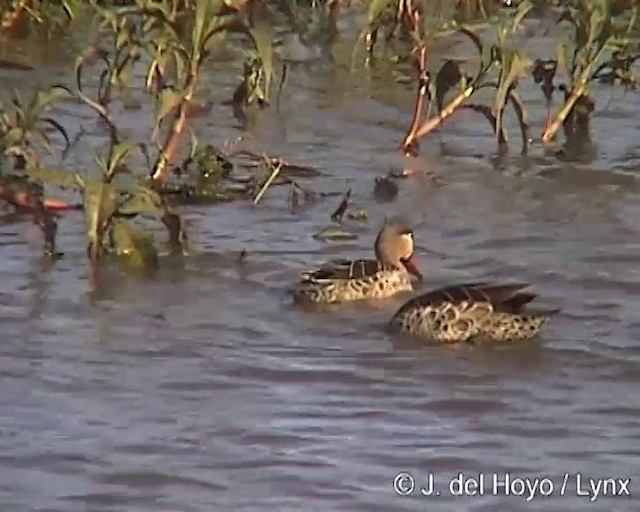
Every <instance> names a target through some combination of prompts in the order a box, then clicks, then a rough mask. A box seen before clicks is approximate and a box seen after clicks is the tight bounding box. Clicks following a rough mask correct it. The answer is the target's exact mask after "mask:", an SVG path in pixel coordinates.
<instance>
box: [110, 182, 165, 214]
mask: <svg viewBox="0 0 640 512" xmlns="http://www.w3.org/2000/svg"><path fill="white" fill-rule="evenodd" d="M121 192H122V193H123V194H125V195H126V198H125V199H124V201H123V202H122V203H121V204H120V205H119V206H118V209H117V211H118V214H119V215H132V216H135V215H144V214H148V215H153V216H156V217H161V216H162V214H164V211H165V207H164V203H163V201H162V198H161V197H160V195H159V194H158V193H157V192H156V191H155V190H153V189H151V188H149V187H147V186H145V185H130V186H128V187H125V188H124V189H122V191H121Z"/></svg>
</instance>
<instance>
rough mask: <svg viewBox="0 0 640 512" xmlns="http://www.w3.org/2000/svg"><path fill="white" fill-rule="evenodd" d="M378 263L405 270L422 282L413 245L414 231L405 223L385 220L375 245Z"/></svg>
mask: <svg viewBox="0 0 640 512" xmlns="http://www.w3.org/2000/svg"><path fill="white" fill-rule="evenodd" d="M375 252H376V258H377V259H378V261H380V262H382V263H385V264H387V265H392V266H394V267H396V268H403V269H405V270H406V271H407V272H409V273H410V274H411V275H413V276H415V277H417V278H418V279H419V280H420V281H422V274H421V273H420V271H419V270H418V264H417V259H416V257H415V250H414V245H413V230H412V229H411V228H410V227H409V225H408V224H407V223H405V222H403V221H397V220H385V223H384V225H383V226H382V229H380V233H378V237H377V238H376V243H375Z"/></svg>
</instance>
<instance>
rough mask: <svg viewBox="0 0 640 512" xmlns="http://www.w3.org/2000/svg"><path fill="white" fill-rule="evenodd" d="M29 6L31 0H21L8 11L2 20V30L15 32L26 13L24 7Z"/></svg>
mask: <svg viewBox="0 0 640 512" xmlns="http://www.w3.org/2000/svg"><path fill="white" fill-rule="evenodd" d="M28 7H31V0H22V1H21V2H20V3H19V4H18V6H17V7H16V8H15V10H14V11H13V12H10V13H8V14H7V15H6V16H5V17H4V19H3V20H2V30H3V31H6V32H9V33H12V32H16V31H17V30H18V29H19V27H20V25H21V24H22V23H23V22H24V20H25V17H26V15H27V11H26V9H27V8H28Z"/></svg>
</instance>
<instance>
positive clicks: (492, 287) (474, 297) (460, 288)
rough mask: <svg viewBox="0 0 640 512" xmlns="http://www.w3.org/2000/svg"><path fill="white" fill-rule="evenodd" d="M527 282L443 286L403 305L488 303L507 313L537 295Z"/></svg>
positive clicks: (410, 306) (516, 310) (516, 309)
mask: <svg viewBox="0 0 640 512" xmlns="http://www.w3.org/2000/svg"><path fill="white" fill-rule="evenodd" d="M530 287H531V285H530V284H528V283H509V284H487V283H482V282H474V283H461V284H455V285H452V286H444V287H442V288H437V289H435V290H431V291H429V292H427V293H424V294H422V295H420V296H418V297H415V298H413V299H411V300H409V302H408V303H407V304H405V306H403V309H404V308H405V307H406V308H416V307H418V308H420V307H428V306H437V305H440V304H443V303H450V304H460V303H462V302H469V303H479V302H483V303H489V304H491V306H493V309H494V311H504V312H508V313H517V312H519V311H520V310H521V309H522V308H523V306H524V305H525V304H528V303H529V302H531V301H532V300H533V299H535V298H536V297H537V295H536V294H534V293H531V292H530V291H528V289H529V288H530Z"/></svg>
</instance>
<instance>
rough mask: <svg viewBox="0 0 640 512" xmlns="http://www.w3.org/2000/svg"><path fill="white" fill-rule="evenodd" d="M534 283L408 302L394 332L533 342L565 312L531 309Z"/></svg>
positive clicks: (471, 287)
mask: <svg viewBox="0 0 640 512" xmlns="http://www.w3.org/2000/svg"><path fill="white" fill-rule="evenodd" d="M536 297H537V294H535V293H533V291H532V285H530V284H528V283H507V284H492V283H483V282H474V283H463V284H456V285H452V286H445V287H442V288H437V289H435V290H431V291H429V292H426V293H424V294H422V295H419V296H417V297H414V298H412V299H410V300H408V301H407V302H406V303H405V304H403V305H402V306H401V307H400V309H398V311H397V312H396V313H395V314H394V315H393V317H392V318H391V320H390V322H389V328H390V330H391V332H393V333H399V334H403V335H407V336H410V337H412V338H418V339H422V340H431V341H435V342H441V343H457V342H475V341H489V342H508V341H519V340H526V339H529V338H533V337H534V336H536V335H537V334H538V333H539V331H540V330H541V328H542V327H543V326H544V325H545V324H546V323H547V321H548V320H549V319H550V318H551V317H552V316H553V315H554V314H556V313H558V312H559V311H560V309H553V310H540V311H534V310H526V309H525V306H526V305H527V304H529V303H530V302H531V301H533V300H534V299H535V298H536Z"/></svg>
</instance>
